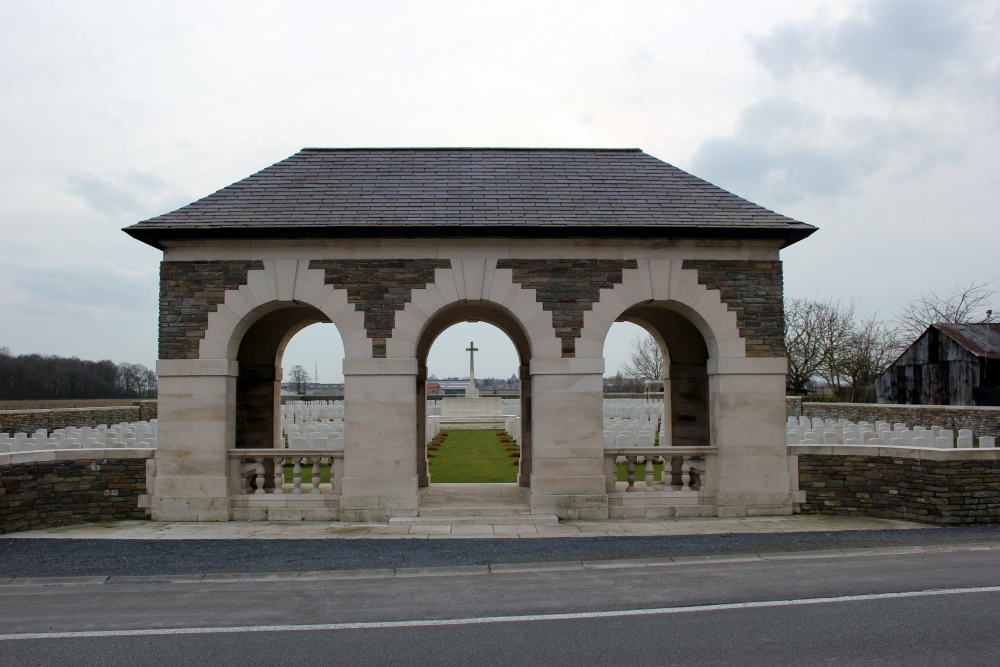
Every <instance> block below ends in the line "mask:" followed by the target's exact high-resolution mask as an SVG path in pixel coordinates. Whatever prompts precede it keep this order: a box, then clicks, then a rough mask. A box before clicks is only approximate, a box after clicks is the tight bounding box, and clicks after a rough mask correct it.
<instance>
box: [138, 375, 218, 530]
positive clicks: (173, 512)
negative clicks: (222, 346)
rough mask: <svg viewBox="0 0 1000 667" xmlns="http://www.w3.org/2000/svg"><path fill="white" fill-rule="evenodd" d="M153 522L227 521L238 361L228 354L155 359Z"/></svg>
mask: <svg viewBox="0 0 1000 667" xmlns="http://www.w3.org/2000/svg"><path fill="white" fill-rule="evenodd" d="M156 374H157V377H158V399H159V405H158V413H159V416H158V420H159V427H158V429H157V431H158V432H157V435H158V437H157V449H156V482H155V485H154V490H155V493H154V494H153V495H152V496H151V497H150V508H151V510H152V519H153V520H154V521H228V520H229V495H228V485H227V475H226V472H227V470H228V461H227V458H226V449H227V448H230V447H233V446H234V444H235V437H236V436H235V429H234V426H235V423H236V419H235V413H236V378H237V375H238V366H237V363H236V362H235V361H229V360H226V359H183V360H181V359H179V360H160V361H158V362H156Z"/></svg>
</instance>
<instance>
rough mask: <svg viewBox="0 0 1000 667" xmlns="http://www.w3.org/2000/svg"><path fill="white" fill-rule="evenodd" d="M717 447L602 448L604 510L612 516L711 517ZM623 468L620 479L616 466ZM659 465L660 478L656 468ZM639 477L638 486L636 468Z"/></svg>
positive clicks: (713, 507)
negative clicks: (620, 465)
mask: <svg viewBox="0 0 1000 667" xmlns="http://www.w3.org/2000/svg"><path fill="white" fill-rule="evenodd" d="M717 460H718V448H716V447H631V446H630V447H608V448H605V450H604V466H605V467H604V470H605V482H606V489H607V493H608V512H609V516H610V517H611V518H617V519H624V518H664V517H676V516H714V515H715V512H716V508H715V505H714V503H715V487H714V479H715V476H716V470H717ZM621 463H624V464H625V465H626V466H627V467H626V470H627V475H626V481H625V482H619V481H618V477H617V471H618V465H619V464H621ZM657 463H663V470H662V473H661V475H660V479H656V475H655V468H654V466H655V465H656V464H657ZM639 469H641V470H642V479H641V480H640V481H639V482H638V484H639V485H637V479H636V477H637V474H636V473H637V470H639Z"/></svg>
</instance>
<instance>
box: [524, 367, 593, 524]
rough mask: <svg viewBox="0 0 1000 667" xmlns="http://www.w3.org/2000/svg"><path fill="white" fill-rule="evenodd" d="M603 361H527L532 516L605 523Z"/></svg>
mask: <svg viewBox="0 0 1000 667" xmlns="http://www.w3.org/2000/svg"><path fill="white" fill-rule="evenodd" d="M603 379H604V359H593V358H583V359H576V358H563V359H532V360H531V382H532V388H531V394H532V395H531V404H532V414H531V418H532V470H531V511H532V513H534V514H556V515H558V516H559V518H561V519H567V520H576V519H607V518H608V496H607V492H606V490H605V477H604V436H603V426H602V409H601V408H602V401H603V398H604V386H603V383H604V380H603Z"/></svg>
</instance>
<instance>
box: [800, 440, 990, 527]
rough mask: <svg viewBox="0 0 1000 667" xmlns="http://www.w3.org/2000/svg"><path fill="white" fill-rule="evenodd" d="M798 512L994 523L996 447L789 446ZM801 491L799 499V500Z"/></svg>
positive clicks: (936, 522) (922, 520)
mask: <svg viewBox="0 0 1000 667" xmlns="http://www.w3.org/2000/svg"><path fill="white" fill-rule="evenodd" d="M788 450H789V455H790V456H791V457H793V461H792V463H793V466H794V465H795V463H796V461H795V460H794V459H795V458H796V457H797V470H798V489H799V494H797V495H798V496H799V498H798V500H799V509H800V511H801V513H802V514H834V515H839V516H858V515H864V516H872V517H880V518H883V519H906V520H910V521H921V522H924V523H934V524H945V525H947V524H971V523H997V522H998V521H1000V450H998V449H961V450H960V449H954V450H947V449H945V450H940V449H918V448H902V447H867V446H856V445H833V446H830V445H793V446H790V447H789V448H788ZM803 494H804V498H803V497H802V496H803Z"/></svg>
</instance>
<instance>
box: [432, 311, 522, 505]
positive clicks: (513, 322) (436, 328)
mask: <svg viewBox="0 0 1000 667" xmlns="http://www.w3.org/2000/svg"><path fill="white" fill-rule="evenodd" d="M460 322H485V323H487V324H492V325H493V326H495V327H497V328H498V329H500V330H501V331H503V332H504V333H505V334H506V335H507V337H508V338H510V340H511V342H513V343H514V349H515V350H517V355H518V364H519V368H518V377H519V378H520V380H521V442H520V446H521V463H520V468H519V469H518V477H517V483H518V485H519V486H524V487H527V486H530V485H531V462H532V446H531V443H532V438H531V431H532V429H531V423H532V418H531V417H532V411H531V357H532V354H531V339H530V338H529V337H528V334H527V332H526V331H525V330H524V328H523V326H522V325H521V323H520V322H519V320H518V319H517V317H516V316H515V315H514V314H512V313H510V312H509V311H507V310H506V309H504V308H503V307H501V306H497V305H495V304H491V303H489V302H479V303H455V304H452V305H450V306H447V307H445V308H442V309H441V310H439V311H438V312H437V313H435V314H434V316H433V317H432V318H430V319H429V320H428V321H427V322H426V323H425V325H424V329H423V331H422V332H421V333H420V336H419V337H418V338H417V342H416V358H417V406H418V410H417V431H416V439H417V441H416V452H417V453H416V456H417V475H418V483H419V485H420V486H421V487H424V486H427V485H428V484H429V482H430V480H429V475H428V466H427V437H426V434H427V410H426V407H425V406H426V405H427V393H426V391H427V355H428V353H429V352H430V349H431V346H432V345H433V344H434V341H435V340H436V339H437V337H438V336H439V335H441V333H443V332H444V331H445V330H446V329H448V328H449V327H451V326H453V325H455V324H458V323H460ZM420 408H423V409H420Z"/></svg>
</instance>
